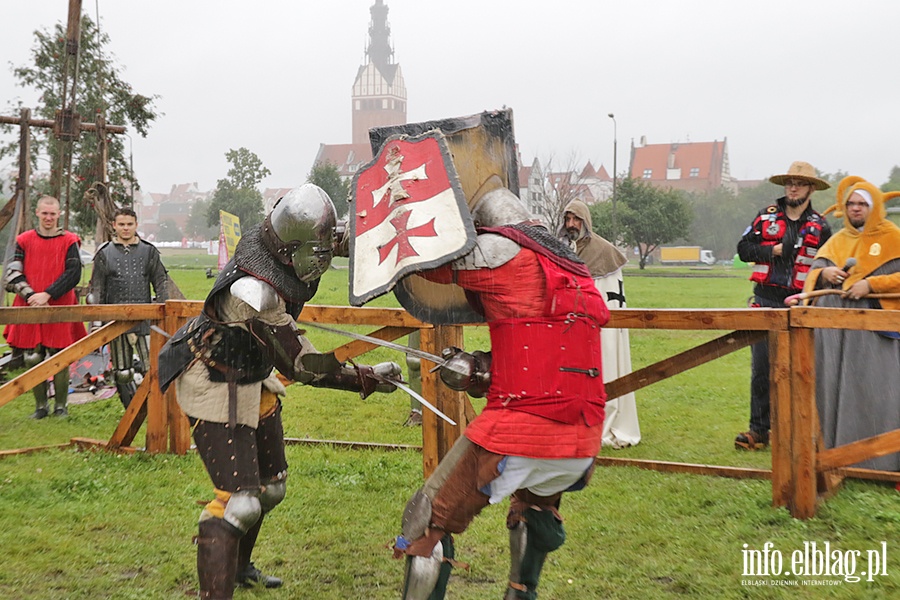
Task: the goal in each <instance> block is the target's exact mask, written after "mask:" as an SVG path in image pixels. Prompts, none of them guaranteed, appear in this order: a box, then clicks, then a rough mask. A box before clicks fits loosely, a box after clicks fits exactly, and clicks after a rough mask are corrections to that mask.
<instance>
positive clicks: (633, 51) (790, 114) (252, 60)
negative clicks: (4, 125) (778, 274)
mask: <svg viewBox="0 0 900 600" xmlns="http://www.w3.org/2000/svg"><path fill="white" fill-rule="evenodd" d="M373 3H374V0H320V1H316V2H311V1H306V2H301V1H298V0H258V1H255V2H254V1H249V0H242V1H237V0H154V1H152V2H149V1H144V2H137V1H134V0H84V6H83V9H84V11H85V12H87V13H88V14H89V15H90V16H91V17H92V18H93V19H94V20H96V18H97V12H98V10H99V15H100V25H101V28H102V29H103V31H105V32H106V33H107V34H108V35H109V37H110V38H111V43H110V46H109V47H108V48H109V50H111V51H112V53H113V54H114V55H115V59H116V60H117V61H118V63H119V64H121V65H122V66H123V67H124V73H123V77H124V79H125V80H126V81H128V82H129V83H131V84H132V86H133V87H134V89H135V90H136V91H137V92H139V93H142V94H147V95H151V94H156V95H159V96H160V98H159V100H158V101H157V103H156V106H157V108H158V110H159V111H161V112H162V113H164V115H163V116H161V117H160V118H159V120H158V121H157V122H156V123H155V124H153V126H152V128H151V130H150V133H149V136H148V137H147V138H146V139H143V138H140V137H139V136H137V135H135V134H132V136H133V137H132V139H133V144H134V168H135V171H136V174H137V176H138V178H139V181H140V182H141V184H142V187H143V189H144V190H145V191H151V192H167V191H168V190H169V189H170V187H171V185H172V184H176V183H188V182H197V183H198V185H199V186H200V189H201V190H209V189H212V188H213V187H215V184H216V181H217V180H218V179H220V178H223V177H224V176H225V174H226V172H227V169H228V164H227V162H226V160H225V153H226V152H227V151H228V150H229V149H231V148H239V147H241V146H244V147H247V148H248V149H250V150H251V151H253V152H255V153H256V154H257V155H259V157H260V158H261V159H262V161H263V163H264V164H265V165H266V166H267V167H268V168H269V169H270V170H271V171H272V174H271V175H270V176H269V177H268V178H266V179H265V180H264V181H263V183H262V186H264V187H292V186H296V185H299V184H301V183H303V181H304V180H305V178H306V175H307V173H308V172H309V169H310V166H311V164H312V161H313V159H314V157H315V155H316V152H317V150H318V147H319V144H320V143H348V142H350V137H351V131H350V89H351V86H352V84H353V80H354V77H355V76H356V71H357V68H358V67H359V65H360V64H362V62H363V59H364V49H365V44H366V40H367V28H368V24H369V17H370V15H369V7H370V6H371V5H372V4H373ZM386 3H387V5H388V6H389V8H390V13H389V23H390V25H391V30H392V40H393V43H394V49H395V55H394V56H395V60H396V61H397V62H399V63H400V65H401V67H402V70H403V75H404V78H405V80H406V87H407V91H408V102H409V106H408V120H409V121H410V122H415V121H423V120H428V119H435V118H443V117H453V116H461V115H467V114H473V113H476V112H480V111H482V110H490V109H495V108H500V107H502V106H504V105H505V106H508V107H511V108H512V109H513V112H514V118H515V128H516V139H517V141H518V143H519V147H520V150H521V153H522V156H523V159H524V160H525V161H526V162H528V163H530V161H531V160H532V158H534V157H535V156H537V157H539V158H541V159H545V158H547V157H550V156H554V157H556V161H557V163H562V162H565V163H568V162H569V160H570V157H572V156H575V157H577V159H578V160H579V162H580V163H582V164H583V162H584V161H586V160H588V159H590V160H591V161H593V163H594V165H595V166H598V165H599V164H603V165H605V166H606V168H607V170H609V171H612V163H613V122H612V120H611V119H609V118H608V117H607V114H608V113H610V112H612V113H615V115H616V122H617V128H618V131H617V138H618V168H619V171H620V172H622V171H624V170H625V169H626V168H627V166H628V160H629V148H630V144H631V142H632V140H633V141H634V142H635V143H638V142H639V140H640V138H641V136H646V139H647V142H648V143H667V142H688V141H694V142H699V141H711V140H714V139H717V140H722V139H724V138H726V137H727V139H728V149H729V153H730V159H731V172H732V175H734V176H735V177H737V178H739V179H762V178H766V177H768V176H770V175H772V174H774V173H781V172H784V171H785V170H786V169H787V167H788V165H789V164H790V163H791V162H792V161H794V160H805V161H808V162H811V163H812V164H813V165H815V166H816V167H817V168H818V169H820V170H821V171H824V172H834V171H837V170H843V171H847V172H849V173H851V174H856V175H861V176H863V177H866V178H868V179H870V180H871V181H873V182H874V183H876V184H878V185H880V184H881V183H883V182H884V181H886V180H887V178H888V174H889V172H890V169H891V167H892V166H894V165H898V164H900V77H898V75H897V73H898V57H900V30H898V29H897V26H898V24H900V2H897V1H896V0H857V1H856V2H852V3H851V2H847V1H846V0H845V1H837V0H780V1H770V0H753V1H749V0H747V1H743V0H727V1H723V0H618V1H615V2H613V1H607V0H552V1H541V2H538V1H535V0H453V1H443V2H440V1H437V0H387V1H386ZM67 8H68V3H67V2H66V1H65V0H4V1H3V3H2V23H3V27H2V33H0V111H2V112H3V114H14V113H11V112H10V110H9V107H10V106H11V105H12V102H13V101H14V100H15V99H16V98H21V99H23V100H24V101H25V102H26V104H27V105H31V106H33V105H34V100H35V94H33V93H32V92H30V91H29V90H25V89H23V88H20V87H18V86H16V82H15V80H14V79H13V77H12V72H11V66H10V65H16V66H18V65H22V64H25V63H28V62H29V61H30V49H31V47H32V46H33V45H34V36H33V32H34V30H36V29H49V28H51V27H52V26H53V25H54V23H56V22H63V23H64V22H65V20H66V13H67ZM13 164H14V162H13V161H11V160H9V159H5V160H4V161H3V162H0V169H2V170H4V171H5V170H7V169H8V168H9V167H11V166H13Z"/></svg>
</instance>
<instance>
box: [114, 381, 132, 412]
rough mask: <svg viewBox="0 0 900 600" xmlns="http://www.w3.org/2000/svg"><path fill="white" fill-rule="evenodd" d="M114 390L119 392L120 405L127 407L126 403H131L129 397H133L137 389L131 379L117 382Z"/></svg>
mask: <svg viewBox="0 0 900 600" xmlns="http://www.w3.org/2000/svg"><path fill="white" fill-rule="evenodd" d="M116 391H118V392H119V400H120V401H121V402H122V406H123V407H125V408H128V405H129V404H131V399H132V398H134V394H135V392H136V391H137V386H136V385H135V384H134V382H133V381H129V382H128V383H117V384H116Z"/></svg>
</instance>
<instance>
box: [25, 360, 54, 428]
mask: <svg viewBox="0 0 900 600" xmlns="http://www.w3.org/2000/svg"><path fill="white" fill-rule="evenodd" d="M44 355H45V351H44V347H43V346H41V345H38V346H36V347H35V348H32V349H30V350H25V351H24V353H23V354H22V360H23V362H24V363H25V368H26V369H30V368H31V367H34V366H36V365H39V364H41V363H42V362H44ZM33 392H34V404H35V410H34V413H33V414H32V415H31V418H32V419H43V418H44V417H46V416H47V415H48V414H49V410H48V407H47V382H46V381H42V382H41V383H39V384H37V385H36V386H34V390H33Z"/></svg>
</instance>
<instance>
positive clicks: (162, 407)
mask: <svg viewBox="0 0 900 600" xmlns="http://www.w3.org/2000/svg"><path fill="white" fill-rule="evenodd" d="M164 343H165V339H163V336H162V335H160V334H159V333H157V332H156V331H151V332H150V357H151V360H152V361H153V362H154V366H157V365H156V357H158V356H159V351H160V350H161V349H162V347H163V344H164ZM146 378H147V379H150V382H149V384H150V391H149V394H148V396H147V452H149V453H150V454H160V453H162V452H165V451H166V440H167V437H168V422H169V419H168V411H167V410H166V401H165V398H164V397H163V393H162V392H161V391H160V389H159V369H158V368H153V369H150V370H149V371H147V376H146Z"/></svg>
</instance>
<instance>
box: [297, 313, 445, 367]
mask: <svg viewBox="0 0 900 600" xmlns="http://www.w3.org/2000/svg"><path fill="white" fill-rule="evenodd" d="M298 322H299V323H301V324H303V325H304V326H306V325H309V326H310V327H315V328H316V329H321V330H322V331H328V332H331V333H336V334H338V335H343V336H346V337H349V338H353V339H354V340H360V341H362V342H370V343H372V344H375V345H378V346H383V347H385V348H390V349H391V350H397V351H398V352H403V353H404V354H411V355H413V356H417V357H419V358H424V359H425V360H430V361H431V362H433V363H435V364H437V365H438V366H442V365H443V364H444V363H445V362H447V361H445V360H444V359H443V358H442V357H440V356H437V355H436V354H432V353H430V352H425V351H424V350H419V349H418V348H410V347H409V346H404V345H403V344H397V343H396V342H389V341H387V340H382V339H379V338H377V337H372V336H370V335H365V334H362V333H354V332H352V331H344V330H343V329H337V328H334V327H328V326H326V325H320V324H318V323H311V322H309V321H298Z"/></svg>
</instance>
